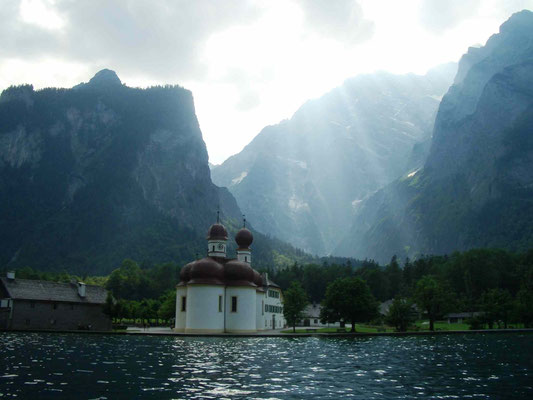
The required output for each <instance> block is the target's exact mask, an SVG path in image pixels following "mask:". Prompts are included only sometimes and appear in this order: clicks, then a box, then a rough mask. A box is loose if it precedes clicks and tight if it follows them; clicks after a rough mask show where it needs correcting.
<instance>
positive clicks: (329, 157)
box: [212, 65, 455, 254]
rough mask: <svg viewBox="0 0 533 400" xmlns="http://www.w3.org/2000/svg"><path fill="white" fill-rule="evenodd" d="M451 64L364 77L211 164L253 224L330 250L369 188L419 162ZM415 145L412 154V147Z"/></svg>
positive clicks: (304, 245) (448, 80)
mask: <svg viewBox="0 0 533 400" xmlns="http://www.w3.org/2000/svg"><path fill="white" fill-rule="evenodd" d="M454 72H455V65H446V66H443V67H442V68H440V69H435V70H433V71H430V72H429V73H428V74H427V75H426V76H417V75H412V74H411V75H405V76H396V75H392V74H388V73H376V74H372V75H362V76H358V77H356V78H353V79H350V80H347V81H346V82H345V83H344V84H343V85H342V86H341V87H339V88H337V89H334V90H332V91H331V92H330V93H328V94H326V95H324V96H322V97H321V98H319V99H316V100H312V101H309V102H307V103H306V104H304V105H303V106H302V107H301V108H300V109H299V110H298V111H297V112H296V113H295V114H294V116H293V117H292V118H291V119H290V120H288V121H283V122H281V123H280V124H278V125H274V126H269V127H266V128H264V129H263V130H262V131H261V132H260V133H259V134H258V135H257V136H256V137H255V138H254V140H253V141H252V142H251V143H250V144H249V145H248V146H246V147H245V148H244V149H243V150H242V152H240V153H239V154H237V155H235V156H233V157H230V158H229V159H228V160H226V161H225V162H224V163H223V164H222V165H220V166H217V167H215V168H213V171H212V176H213V181H214V182H215V183H216V184H217V185H219V186H225V187H228V189H229V190H230V191H231V193H232V194H233V195H234V196H235V197H236V199H237V202H238V204H239V206H240V207H241V209H242V210H243V212H245V213H246V215H247V216H249V217H250V218H251V219H252V220H253V221H254V222H255V226H256V228H257V229H259V230H260V231H262V232H265V233H268V234H270V235H273V236H275V237H278V238H280V239H282V240H286V241H288V242H290V243H292V244H293V245H295V246H297V247H300V248H303V249H305V250H306V251H309V252H311V253H313V254H326V253H330V252H331V251H332V249H333V248H334V247H335V246H336V245H337V243H338V242H339V241H340V240H341V238H342V237H343V235H344V234H345V233H346V232H347V230H348V228H349V224H347V221H350V220H351V218H352V216H353V212H354V209H355V208H356V207H357V206H358V204H359V203H360V201H361V200H362V199H363V198H364V197H365V196H367V195H368V194H369V193H372V192H373V191H375V190H377V189H379V188H380V187H382V186H384V185H385V184H387V183H389V182H391V181H392V180H394V179H395V178H397V177H399V176H401V175H402V174H403V173H404V172H405V171H407V170H409V169H410V168H413V167H418V166H420V165H421V162H422V160H423V159H424V158H425V155H426V154H427V151H428V146H427V141H428V139H429V137H430V133H431V128H432V125H433V120H434V116H435V113H436V110H437V107H438V104H439V101H440V97H441V96H442V95H443V94H444V93H445V91H446V89H447V88H448V86H449V84H450V83H451V80H452V77H453V73H454ZM415 145H418V147H417V151H418V152H415V153H414V154H412V151H413V147H414V146H415Z"/></svg>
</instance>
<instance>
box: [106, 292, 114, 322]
mask: <svg viewBox="0 0 533 400" xmlns="http://www.w3.org/2000/svg"><path fill="white" fill-rule="evenodd" d="M115 304H116V300H115V299H114V298H113V295H112V294H111V292H107V297H106V299H105V303H104V310H103V311H104V314H106V315H107V316H108V317H109V318H111V319H112V320H114V319H115V318H116V317H117V309H116V305H115Z"/></svg>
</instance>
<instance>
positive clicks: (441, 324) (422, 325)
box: [282, 320, 470, 333]
mask: <svg viewBox="0 0 533 400" xmlns="http://www.w3.org/2000/svg"><path fill="white" fill-rule="evenodd" d="M350 328H351V326H347V327H346V332H350ZM383 328H385V331H384V330H383ZM469 329H470V325H468V324H458V323H455V324H449V323H448V322H447V321H436V322H435V330H437V331H467V330H469ZM355 331H356V332H361V333H378V332H395V331H396V330H395V329H394V328H393V327H391V326H384V327H378V326H372V325H364V324H356V325H355ZM409 331H429V321H428V320H420V321H416V322H415V325H414V327H412V328H411V329H409ZM313 332H317V333H337V328H319V329H316V330H314V331H313ZM282 333H292V329H286V330H284V331H282ZM296 333H311V332H307V330H306V329H296Z"/></svg>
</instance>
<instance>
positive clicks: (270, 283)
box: [263, 276, 281, 289]
mask: <svg viewBox="0 0 533 400" xmlns="http://www.w3.org/2000/svg"><path fill="white" fill-rule="evenodd" d="M263 285H265V286H268V287H274V288H278V289H281V288H280V287H279V285H278V284H277V283H276V282H274V281H271V280H270V278H269V277H268V276H267V277H266V281H265V277H264V276H263Z"/></svg>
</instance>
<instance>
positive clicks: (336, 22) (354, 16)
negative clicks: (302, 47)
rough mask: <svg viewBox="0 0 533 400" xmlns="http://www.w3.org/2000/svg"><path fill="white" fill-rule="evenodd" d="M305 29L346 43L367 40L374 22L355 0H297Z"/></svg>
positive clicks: (370, 35) (371, 33) (372, 30)
mask: <svg viewBox="0 0 533 400" xmlns="http://www.w3.org/2000/svg"><path fill="white" fill-rule="evenodd" d="M297 1H298V4H299V5H300V7H301V9H302V11H303V13H304V17H305V24H306V27H307V29H309V30H310V31H313V32H315V33H317V34H319V35H321V36H326V37H329V38H331V39H334V40H337V41H340V42H343V43H344V44H347V45H352V44H357V43H361V42H364V41H366V40H369V39H370V38H371V37H372V35H373V33H374V23H373V22H372V21H370V20H368V19H365V17H364V15H363V11H362V9H361V6H360V5H359V4H358V3H357V2H356V1H355V0H335V1H331V0H297Z"/></svg>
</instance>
